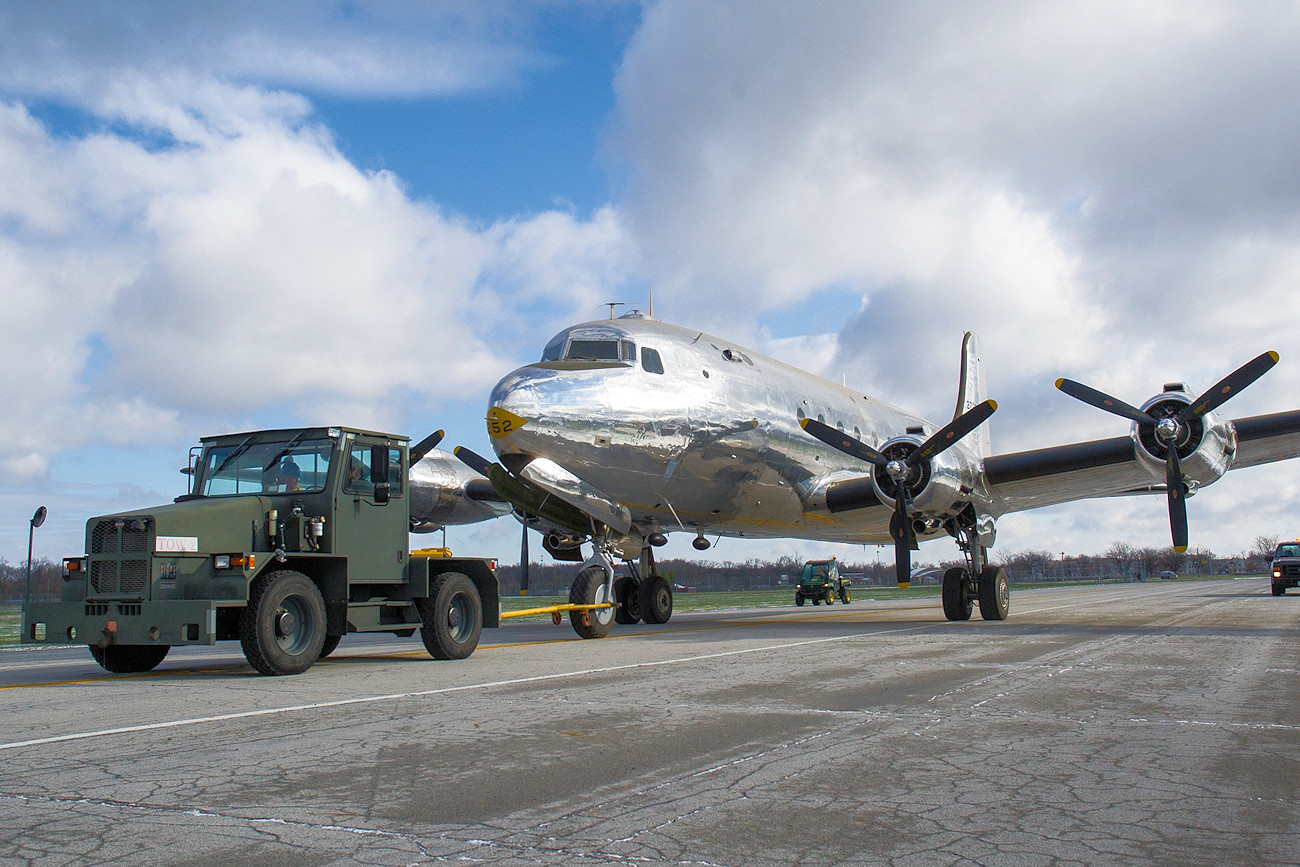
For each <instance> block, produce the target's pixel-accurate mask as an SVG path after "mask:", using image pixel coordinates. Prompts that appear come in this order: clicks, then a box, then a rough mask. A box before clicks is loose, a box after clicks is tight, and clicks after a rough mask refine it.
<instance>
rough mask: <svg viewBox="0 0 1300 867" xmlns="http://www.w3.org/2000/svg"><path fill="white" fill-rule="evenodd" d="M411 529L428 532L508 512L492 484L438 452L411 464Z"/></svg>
mask: <svg viewBox="0 0 1300 867" xmlns="http://www.w3.org/2000/svg"><path fill="white" fill-rule="evenodd" d="M410 495H411V532H412V533H429V532H432V531H434V530H437V529H439V528H441V527H445V526H447V525H448V524H472V523H474V522H476V521H483V520H486V519H488V518H495V517H498V516H500V515H505V514H508V513H509V512H510V505H509V504H508V503H506V502H503V501H502V500H501V499H500V498H499V497H497V496H496V494H495V492H493V490H492V483H491V482H489V481H488V480H487V479H485V478H483V477H482V476H480V475H479V474H478V473H476V472H474V471H473V470H471V469H470V468H469V467H467V466H465V465H464V464H462V463H461V462H460V461H458V460H457V459H456V458H454V457H452V456H451V455H449V454H447V453H446V452H442V451H432V452H430V453H429V454H428V455H426V456H425V457H424V458H423V459H422V460H420V461H419V462H417V463H416V464H415V465H414V466H412V467H411V493H410Z"/></svg>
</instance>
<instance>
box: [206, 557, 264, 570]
mask: <svg viewBox="0 0 1300 867" xmlns="http://www.w3.org/2000/svg"><path fill="white" fill-rule="evenodd" d="M256 564H257V557H255V556H254V555H252V554H214V555H212V566H213V568H214V569H252V568H253V567H254V566H255V565H256Z"/></svg>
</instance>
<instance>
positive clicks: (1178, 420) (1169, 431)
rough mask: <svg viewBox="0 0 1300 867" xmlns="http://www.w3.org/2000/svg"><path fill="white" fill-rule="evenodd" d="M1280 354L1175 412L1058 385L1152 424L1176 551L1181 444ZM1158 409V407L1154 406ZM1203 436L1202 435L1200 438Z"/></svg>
mask: <svg viewBox="0 0 1300 867" xmlns="http://www.w3.org/2000/svg"><path fill="white" fill-rule="evenodd" d="M1277 360H1278V354H1277V353H1276V352H1273V351H1272V350H1269V351H1268V352H1264V353H1261V354H1260V355H1258V356H1256V357H1255V358H1252V359H1251V360H1250V361H1247V362H1246V363H1245V364H1243V365H1242V366H1241V367H1238V368H1237V369H1236V370H1234V371H1233V372H1232V373H1230V374H1228V375H1227V376H1225V377H1224V378H1223V379H1221V380H1219V381H1218V382H1216V383H1215V384H1214V385H1212V386H1210V388H1209V389H1208V390H1207V391H1206V392H1205V393H1204V394H1202V395H1201V396H1200V397H1198V398H1197V399H1196V400H1194V401H1192V402H1191V403H1189V404H1185V405H1183V406H1182V408H1181V409H1178V410H1176V411H1174V410H1173V409H1172V407H1170V406H1169V405H1168V404H1165V405H1163V407H1162V410H1161V411H1160V412H1159V413H1158V414H1157V415H1152V414H1151V413H1149V412H1146V411H1144V410H1140V409H1138V408H1137V407H1135V406H1133V405H1131V404H1127V403H1125V402H1124V401H1122V400H1120V399H1119V398H1116V397H1111V396H1110V395H1108V394H1106V393H1104V392H1101V391H1098V390H1097V389H1095V388H1090V387H1089V386H1086V385H1084V384H1082V383H1079V382H1075V381H1074V380H1072V379H1064V378H1062V379H1058V380H1057V381H1056V387H1057V388H1059V389H1060V390H1061V391H1063V392H1065V393H1066V394H1068V395H1069V396H1070V397H1073V398H1075V399H1076V400H1081V401H1083V402H1084V403H1086V404H1088V405H1089V406H1095V407H1097V409H1100V410H1104V411H1106V412H1109V413H1111V414H1113V415H1117V416H1119V417H1120V418H1125V419H1128V420H1129V421H1131V422H1134V423H1136V424H1139V425H1151V428H1152V435H1153V436H1154V438H1155V441H1156V443H1158V444H1159V445H1161V446H1163V447H1164V449H1165V489H1166V491H1167V493H1168V502H1169V531H1170V535H1171V536H1172V537H1173V543H1174V550H1175V551H1177V552H1178V553H1180V554H1181V553H1183V552H1184V551H1186V550H1187V499H1186V497H1185V496H1184V495H1185V494H1186V491H1185V490H1184V488H1183V468H1182V456H1181V455H1180V454H1179V453H1178V450H1179V447H1180V446H1182V445H1184V444H1185V443H1187V442H1189V441H1191V440H1192V436H1191V433H1192V427H1193V426H1194V425H1195V424H1196V422H1198V421H1199V419H1200V418H1201V417H1202V416H1204V415H1205V414H1206V413H1209V412H1213V411H1214V410H1216V409H1218V408H1219V407H1220V406H1222V405H1223V404H1224V403H1225V402H1226V401H1227V400H1228V399H1229V398H1230V397H1232V396H1233V395H1235V394H1237V393H1238V392H1239V391H1241V390H1242V389H1244V388H1245V387H1246V386H1248V385H1250V384H1251V383H1252V382H1254V381H1255V380H1257V379H1259V378H1260V377H1261V376H1263V375H1264V374H1265V373H1267V372H1268V370H1269V368H1271V367H1272V366H1273V365H1275V364H1277ZM1152 408H1153V409H1155V407H1154V406H1153V407H1152ZM1197 438H1198V439H1199V437H1197Z"/></svg>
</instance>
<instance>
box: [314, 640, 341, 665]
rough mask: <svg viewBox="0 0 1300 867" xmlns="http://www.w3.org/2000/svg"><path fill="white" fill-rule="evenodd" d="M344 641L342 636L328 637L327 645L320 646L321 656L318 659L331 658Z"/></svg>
mask: <svg viewBox="0 0 1300 867" xmlns="http://www.w3.org/2000/svg"><path fill="white" fill-rule="evenodd" d="M342 640H343V636H342V635H326V636H325V643H324V644H322V645H321V646H320V655H319V656H317V657H316V658H317V659H324V658H325V657H327V656H329V655H330V654H331V653H333V652H334V651H335V650H336V649H337V648H338V646H339V642H340V641H342Z"/></svg>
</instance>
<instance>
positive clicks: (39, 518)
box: [23, 506, 48, 602]
mask: <svg viewBox="0 0 1300 867" xmlns="http://www.w3.org/2000/svg"><path fill="white" fill-rule="evenodd" d="M46 514H48V513H47V512H46V510H45V507H44V506H41V507H40V508H39V509H37V510H36V514H34V515H32V520H31V527H29V528H28V529H27V586H26V587H25V588H24V589H23V602H26V601H27V598H28V597H29V596H31V595H32V537H33V536H35V535H36V528H37V527H39V526H40V525H41V524H44V523H45V516H46Z"/></svg>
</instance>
